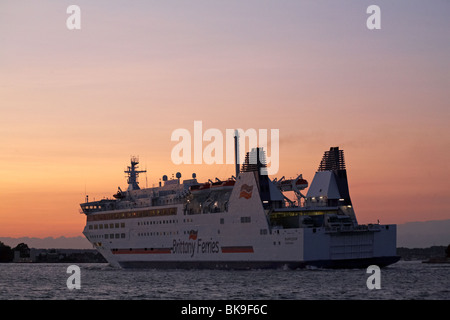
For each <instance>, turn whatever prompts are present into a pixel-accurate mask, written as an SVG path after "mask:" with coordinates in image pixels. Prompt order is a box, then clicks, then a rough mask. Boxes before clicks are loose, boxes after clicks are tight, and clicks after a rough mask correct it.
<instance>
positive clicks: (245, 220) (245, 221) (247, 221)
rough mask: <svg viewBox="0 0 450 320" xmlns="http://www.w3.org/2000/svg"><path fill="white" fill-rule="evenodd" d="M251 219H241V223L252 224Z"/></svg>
mask: <svg viewBox="0 0 450 320" xmlns="http://www.w3.org/2000/svg"><path fill="white" fill-rule="evenodd" d="M250 222H251V218H250V217H241V223H250Z"/></svg>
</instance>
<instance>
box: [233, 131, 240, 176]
mask: <svg viewBox="0 0 450 320" xmlns="http://www.w3.org/2000/svg"><path fill="white" fill-rule="evenodd" d="M234 165H235V167H236V179H237V177H238V175H239V132H238V131H237V130H235V131H234Z"/></svg>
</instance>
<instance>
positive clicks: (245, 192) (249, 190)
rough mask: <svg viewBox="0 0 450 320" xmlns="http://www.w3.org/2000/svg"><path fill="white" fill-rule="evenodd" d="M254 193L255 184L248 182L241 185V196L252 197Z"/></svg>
mask: <svg viewBox="0 0 450 320" xmlns="http://www.w3.org/2000/svg"><path fill="white" fill-rule="evenodd" d="M252 194H253V186H249V185H248V184H243V185H242V187H241V193H240V194H239V198H245V199H250V198H251V197H252Z"/></svg>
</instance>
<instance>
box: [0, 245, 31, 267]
mask: <svg viewBox="0 0 450 320" xmlns="http://www.w3.org/2000/svg"><path fill="white" fill-rule="evenodd" d="M14 251H19V252H20V257H21V258H25V257H29V256H30V248H28V245H27V244H25V243H19V244H18V245H17V246H15V247H14V248H11V247H10V246H7V245H5V244H4V243H3V242H1V241H0V262H11V261H13V259H14Z"/></svg>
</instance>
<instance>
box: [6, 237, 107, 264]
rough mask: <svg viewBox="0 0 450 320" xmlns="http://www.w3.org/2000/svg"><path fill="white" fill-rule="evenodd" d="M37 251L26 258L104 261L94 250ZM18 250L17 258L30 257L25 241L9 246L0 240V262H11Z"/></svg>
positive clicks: (36, 259) (37, 259)
mask: <svg viewBox="0 0 450 320" xmlns="http://www.w3.org/2000/svg"><path fill="white" fill-rule="evenodd" d="M38 251H39V252H38V253H39V254H37V255H36V253H35V256H34V257H33V259H27V261H32V262H38V263H39V262H46V263H55V262H61V263H62V262H79V263H106V262H107V261H106V260H105V258H103V256H102V255H101V254H100V253H98V252H97V251H95V250H79V252H72V253H65V252H61V250H58V249H38ZM15 252H19V258H30V253H31V250H30V248H29V247H28V245H27V244H25V243H19V244H18V245H17V246H16V247H14V248H11V247H10V246H7V245H5V244H4V243H3V242H1V241H0V263H2V262H13V261H14V253H15Z"/></svg>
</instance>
